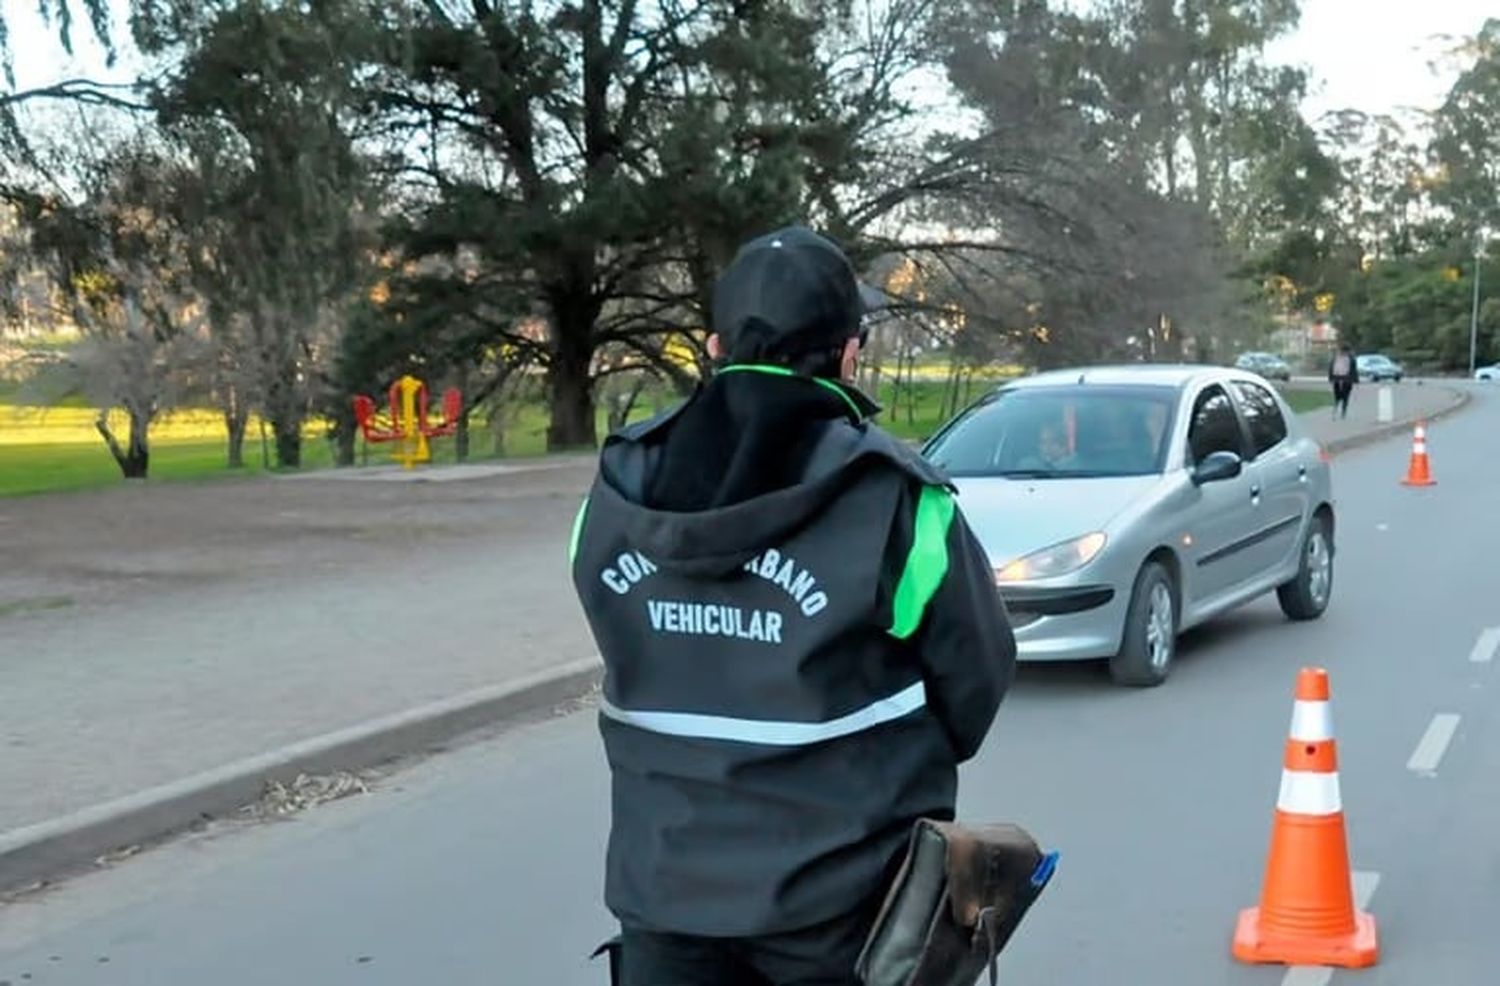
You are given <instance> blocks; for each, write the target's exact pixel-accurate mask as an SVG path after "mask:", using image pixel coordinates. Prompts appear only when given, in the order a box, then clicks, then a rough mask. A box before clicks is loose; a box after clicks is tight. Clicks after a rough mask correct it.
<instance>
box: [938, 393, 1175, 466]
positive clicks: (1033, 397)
mask: <svg viewBox="0 0 1500 986" xmlns="http://www.w3.org/2000/svg"><path fill="white" fill-rule="evenodd" d="M1175 399H1176V391H1174V390H1173V389H1171V388H1169V387H1155V386H1129V385H1127V386H1102V385H1097V384H1081V385H1078V386H1056V387H1051V386H1049V387H1036V388H1016V389H1014V390H1010V391H1002V392H1001V393H1000V394H999V395H998V396H997V397H996V398H995V399H994V400H992V401H990V402H988V403H987V404H984V405H981V406H979V407H977V408H973V409H971V410H970V411H968V412H967V413H965V414H964V415H963V416H962V417H960V418H959V419H958V420H957V421H955V422H954V423H953V425H952V426H951V427H949V428H947V429H946V430H944V431H943V432H941V433H940V434H939V435H938V437H937V438H935V439H934V440H933V441H932V443H931V444H930V445H929V446H928V447H927V449H926V450H925V451H924V454H925V455H926V456H927V458H928V459H930V460H931V461H932V462H934V463H935V464H937V465H938V466H939V467H941V468H942V469H943V470H945V471H946V472H947V473H948V474H949V475H952V476H1009V477H1012V478H1026V479H1089V478H1098V477H1105V476H1144V475H1150V474H1152V473H1159V472H1161V470H1162V467H1163V464H1164V460H1165V458H1166V443H1167V436H1168V435H1170V434H1171V431H1172V429H1171V421H1172V408H1173V404H1174V403H1175Z"/></svg>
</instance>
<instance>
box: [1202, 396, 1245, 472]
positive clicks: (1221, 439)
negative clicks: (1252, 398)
mask: <svg viewBox="0 0 1500 986" xmlns="http://www.w3.org/2000/svg"><path fill="white" fill-rule="evenodd" d="M1244 451H1245V443H1244V436H1243V434H1242V433H1241V432H1240V421H1239V418H1238V417H1236V416H1235V413H1234V405H1233V404H1231V403H1230V402H1229V395H1228V394H1227V393H1225V391H1224V388H1223V387H1220V386H1219V385H1218V384H1214V385H1213V386H1211V387H1205V388H1204V390H1203V392H1202V393H1201V394H1199V395H1198V399H1197V400H1196V401H1194V402H1193V419H1192V423H1191V424H1190V425H1189V426H1188V453H1189V454H1190V455H1191V456H1192V460H1193V462H1195V463H1197V462H1202V461H1203V460H1204V459H1206V458H1208V456H1209V455H1211V454H1213V453H1214V452H1233V453H1235V454H1236V455H1243V454H1244Z"/></svg>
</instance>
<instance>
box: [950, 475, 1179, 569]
mask: <svg viewBox="0 0 1500 986" xmlns="http://www.w3.org/2000/svg"><path fill="white" fill-rule="evenodd" d="M1165 481H1166V480H1165V478H1164V477H1162V476H1119V477H1110V478H1102V479H1037V480H1033V479H1002V478H999V477H989V476H983V477H968V478H955V479H954V480H953V484H954V485H955V486H956V487H958V505H959V507H960V509H962V510H963V514H964V517H965V519H967V520H968V522H969V527H970V528H972V529H973V531H974V534H975V536H976V537H978V538H979V543H980V544H981V545H983V546H984V550H985V552H986V553H987V554H988V555H989V557H990V562H991V564H993V565H994V566H995V567H996V568H1000V567H1003V566H1004V565H1006V564H1007V563H1009V562H1011V561H1014V560H1015V559H1017V558H1021V557H1023V556H1025V555H1029V554H1031V553H1032V552H1034V551H1040V550H1041V549H1042V548H1046V547H1050V546H1051V545H1054V544H1058V543H1059V542H1062V541H1067V540H1069V539H1071V538H1076V537H1082V536H1083V535H1085V534H1089V533H1092V532H1094V531H1102V530H1104V529H1105V528H1107V527H1108V526H1109V523H1110V521H1112V520H1114V519H1115V518H1116V517H1117V516H1119V514H1120V512H1121V511H1123V510H1124V509H1125V508H1126V507H1127V506H1129V505H1130V504H1131V503H1133V502H1135V501H1136V500H1138V499H1140V498H1141V497H1142V496H1144V495H1146V494H1147V493H1148V492H1149V491H1151V490H1152V489H1154V488H1156V487H1157V486H1158V485H1159V484H1161V483H1163V482H1165Z"/></svg>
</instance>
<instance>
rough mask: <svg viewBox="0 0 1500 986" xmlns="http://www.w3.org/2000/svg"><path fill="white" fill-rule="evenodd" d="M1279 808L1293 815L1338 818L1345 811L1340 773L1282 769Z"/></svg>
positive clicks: (1278, 797)
mask: <svg viewBox="0 0 1500 986" xmlns="http://www.w3.org/2000/svg"><path fill="white" fill-rule="evenodd" d="M1276 808H1277V810H1278V811H1284V812H1287V813H1289V814H1292V815H1336V814H1338V813H1339V812H1341V811H1343V810H1344V802H1343V799H1342V798H1340V797H1339V775H1338V774H1314V773H1310V772H1308V771H1305V770H1283V771H1282V772H1281V793H1280V794H1278V795H1277V796H1276Z"/></svg>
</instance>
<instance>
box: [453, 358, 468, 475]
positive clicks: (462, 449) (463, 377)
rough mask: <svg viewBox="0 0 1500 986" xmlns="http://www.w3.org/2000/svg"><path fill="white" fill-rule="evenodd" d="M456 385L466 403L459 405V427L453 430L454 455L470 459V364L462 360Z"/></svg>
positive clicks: (463, 459) (458, 457) (463, 460)
mask: <svg viewBox="0 0 1500 986" xmlns="http://www.w3.org/2000/svg"><path fill="white" fill-rule="evenodd" d="M455 386H457V387H458V391H459V393H460V394H462V395H463V398H464V403H463V404H461V405H460V407H459V415H458V427H457V428H455V429H454V430H453V457H454V458H455V459H456V460H457V461H459V462H467V461H469V405H468V400H469V364H468V362H467V361H462V362H460V363H459V365H458V379H457V380H456V381H455Z"/></svg>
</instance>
